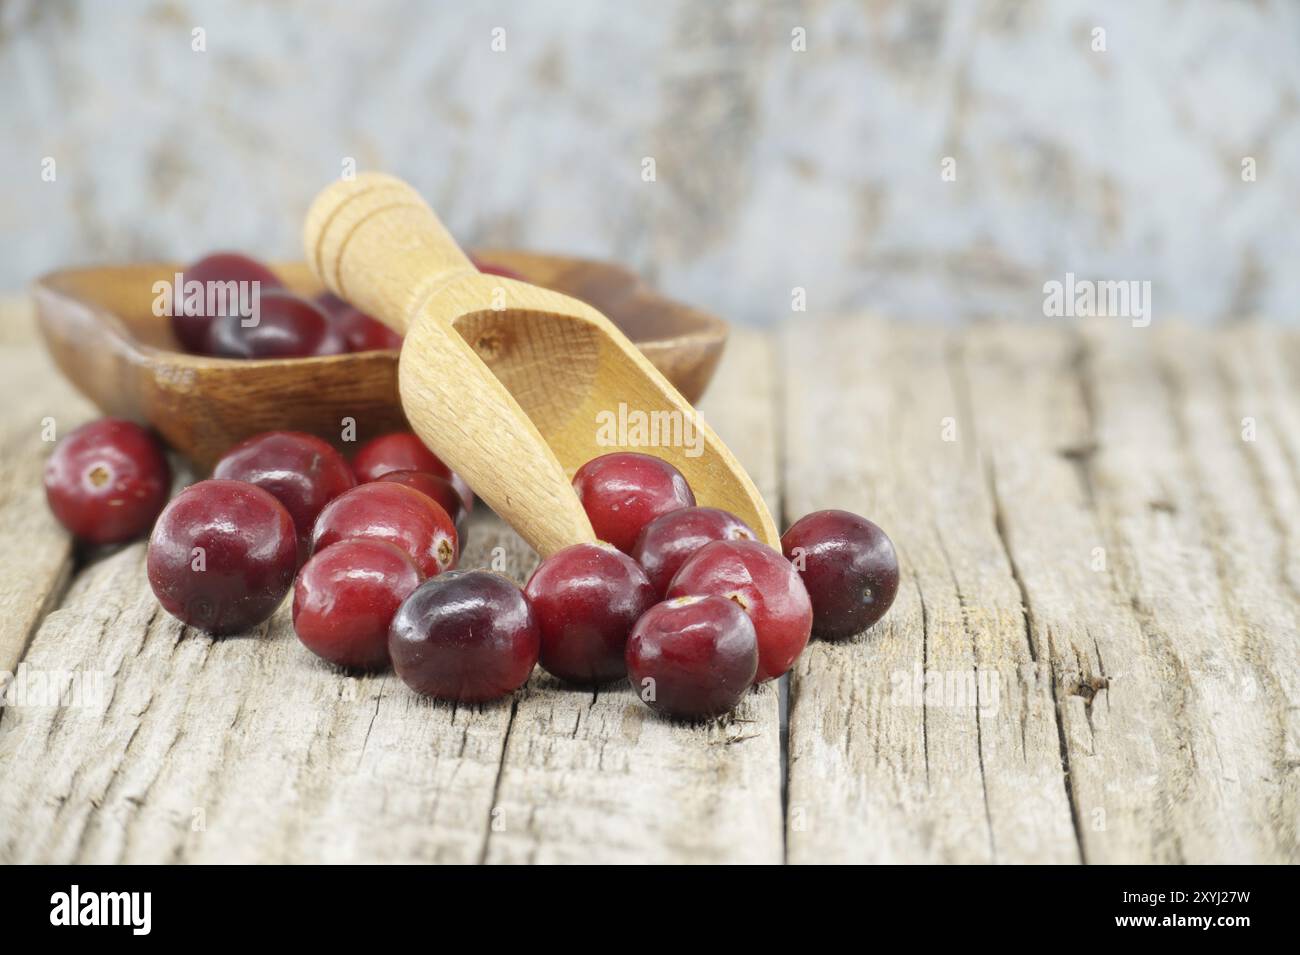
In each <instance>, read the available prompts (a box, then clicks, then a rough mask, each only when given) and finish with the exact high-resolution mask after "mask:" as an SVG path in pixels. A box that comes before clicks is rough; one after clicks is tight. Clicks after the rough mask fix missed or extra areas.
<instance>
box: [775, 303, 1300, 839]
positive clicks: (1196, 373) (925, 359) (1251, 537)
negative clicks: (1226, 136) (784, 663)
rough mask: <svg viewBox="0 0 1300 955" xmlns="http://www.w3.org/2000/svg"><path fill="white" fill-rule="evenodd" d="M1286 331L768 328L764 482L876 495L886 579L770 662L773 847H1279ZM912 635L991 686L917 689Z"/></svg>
mask: <svg viewBox="0 0 1300 955" xmlns="http://www.w3.org/2000/svg"><path fill="white" fill-rule="evenodd" d="M804 331H805V332H806V331H807V330H804ZM1291 341H1292V336H1288V335H1286V334H1285V333H1277V332H1270V331H1266V330H1263V329H1259V328H1250V329H1245V330H1236V331H1233V332H1219V333H1214V332H1206V331H1203V330H1196V329H1193V328H1189V327H1187V326H1184V325H1181V324H1176V323H1175V324H1172V325H1169V326H1167V327H1165V328H1163V329H1159V328H1158V329H1156V330H1147V329H1134V328H1131V327H1129V326H1127V325H1122V326H1121V325H1117V324H1116V323H1113V322H1112V323H1109V324H1106V323H1102V324H1098V325H1095V326H1091V327H1089V328H1088V329H1087V330H1086V333H1085V334H1079V333H1077V332H1076V331H1075V330H1073V329H1071V328H1069V327H1065V326H1047V325H1029V324H1014V325H1013V324H994V325H990V326H982V327H974V328H972V329H969V330H965V331H960V332H944V331H941V330H937V329H932V328H923V327H922V328H918V327H915V326H913V327H909V328H900V327H897V326H890V327H888V328H883V327H881V326H879V325H874V324H871V323H834V324H831V325H828V326H826V327H824V328H821V327H819V328H818V329H817V330H816V331H815V333H814V334H806V333H804V334H799V335H790V336H788V337H787V342H788V344H789V349H788V352H789V355H790V364H789V367H788V371H787V377H786V380H787V385H786V392H787V395H788V396H789V397H788V400H787V407H788V409H789V410H788V413H787V425H786V433H787V452H786V454H787V457H786V475H785V477H786V481H785V488H786V497H787V505H788V507H790V508H791V509H792V510H794V511H802V510H806V509H809V508H812V507H821V506H829V505H841V506H848V507H856V508H858V509H862V510H863V511H864V512H865V513H867V514H869V515H873V516H876V517H877V518H878V519H879V520H880V522H881V523H882V524H883V525H884V526H885V527H886V528H887V529H889V530H891V532H893V533H895V535H896V536H895V539H896V541H897V542H898V543H899V545H900V548H901V550H902V553H903V558H904V560H905V562H906V568H907V569H906V576H905V581H906V582H908V583H909V584H910V587H908V586H905V588H904V589H903V590H902V591H900V597H899V599H898V603H897V604H896V605H895V609H894V611H893V612H892V613H891V615H890V617H888V618H886V620H885V621H884V622H882V624H881V625H880V626H878V627H877V628H876V630H874V631H871V632H869V633H868V634H866V635H865V636H861V637H859V638H857V639H856V640H854V641H851V642H849V643H846V644H842V645H827V644H814V646H813V648H812V649H811V650H810V652H809V653H807V654H805V656H804V658H803V659H802V660H801V661H800V664H799V666H798V668H797V669H796V672H795V674H794V677H793V680H792V689H791V716H790V726H791V741H790V752H791V764H790V810H791V811H790V816H789V857H790V859H791V861H843V860H850V859H853V860H906V861H924V860H946V861H964V862H974V861H990V860H996V861H1025V860H1027V859H1037V860H1042V861H1047V860H1051V859H1055V860H1058V861H1071V860H1079V861H1088V862H1208V861H1240V862H1277V861H1296V859H1297V857H1298V854H1300V849H1298V848H1297V839H1296V819H1297V795H1296V768H1297V765H1300V764H1297V762H1296V760H1295V753H1296V750H1297V721H1296V716H1295V713H1296V706H1295V704H1296V699H1297V696H1296V690H1297V679H1298V678H1300V660H1297V652H1296V647H1297V643H1296V639H1295V637H1296V621H1295V607H1296V599H1295V597H1296V593H1295V589H1294V585H1295V574H1294V568H1295V566H1296V542H1295V535H1294V532H1293V531H1291V529H1290V528H1291V527H1292V526H1293V525H1294V521H1295V517H1296V516H1297V510H1296V489H1297V480H1296V477H1297V471H1296V468H1295V462H1296V460H1297V458H1296V455H1295V444H1296V438H1297V431H1296V429H1295V416H1294V408H1295V397H1296V392H1295V382H1294V379H1293V377H1291V376H1292V375H1293V366H1292V367H1288V366H1286V365H1285V363H1284V362H1283V361H1282V360H1280V358H1279V356H1280V355H1285V354H1286V353H1287V347H1286V346H1287V344H1288V343H1289V342H1291ZM864 368H867V369H872V373H871V374H867V375H864V374H863V369H864ZM829 395H834V396H835V397H834V398H833V399H832V398H830V397H828V396H829ZM1243 409H1246V410H1243ZM1249 409H1255V410H1254V412H1253V413H1254V415H1256V416H1257V420H1258V422H1259V425H1260V432H1259V434H1260V436H1259V438H1258V440H1256V441H1253V442H1250V441H1243V440H1242V437H1241V429H1242V421H1241V419H1242V418H1243V417H1244V416H1246V415H1248V414H1250V413H1251V412H1250V410H1249ZM945 419H951V423H952V424H954V425H955V430H954V431H953V432H952V436H953V437H954V438H955V440H953V441H951V442H945V441H943V435H942V431H941V429H942V428H943V427H944V425H945ZM828 453H829V454H830V455H831V460H830V462H827V460H826V455H827V454H828ZM1021 605H1023V607H1024V613H1023V616H1022V613H1021V611H1020V606H1021ZM963 636H966V637H968V638H969V639H970V640H971V643H972V647H973V649H971V650H970V651H969V652H967V653H962V652H957V653H954V643H956V644H957V645H958V646H960V641H961V639H962V637H963ZM918 662H920V665H921V666H922V667H923V669H924V672H925V674H926V676H927V678H928V677H930V675H931V674H934V675H935V677H934V678H935V679H939V680H947V679H948V678H950V677H952V676H953V675H954V673H958V672H961V671H963V670H965V669H967V668H972V667H973V668H974V669H975V671H976V672H977V673H979V674H980V675H984V674H990V675H991V676H994V677H995V678H996V682H995V683H994V684H986V683H982V682H979V683H977V688H978V689H979V690H980V691H981V693H983V691H984V690H985V688H986V687H989V688H991V687H992V686H994V685H996V686H1000V687H1001V697H1002V699H1001V705H1000V707H998V708H997V709H996V710H993V711H989V710H984V709H981V708H980V707H978V706H975V705H972V701H971V700H970V699H966V700H961V699H960V698H958V699H955V700H954V699H952V698H951V695H948V696H947V697H940V698H939V699H937V700H935V701H934V703H937V704H938V705H934V704H932V703H931V701H926V704H925V706H924V707H923V708H922V709H921V710H920V711H918V708H917V707H915V706H914V705H911V703H912V701H911V700H908V699H906V698H904V699H902V700H901V701H900V698H899V697H898V695H897V693H896V692H891V691H893V690H894V689H895V688H894V687H892V686H891V685H890V683H889V681H888V679H887V678H888V677H895V678H896V677H897V676H898V675H899V674H900V673H902V672H906V671H907V670H908V669H909V668H912V669H914V668H915V667H916V666H918ZM985 701H986V697H985V696H983V695H982V696H981V697H980V698H979V699H978V700H977V702H978V703H980V704H983V703H984V702H985ZM954 702H955V703H956V704H958V705H956V706H953V705H952V704H953V703H954ZM936 754H938V758H936ZM963 806H964V807H965V808H962V807H963ZM805 807H812V808H809V809H808V810H807V811H806V812H804V813H802V814H800V812H799V810H800V809H803V808H805ZM972 807H975V808H972ZM980 810H982V812H981V811H980Z"/></svg>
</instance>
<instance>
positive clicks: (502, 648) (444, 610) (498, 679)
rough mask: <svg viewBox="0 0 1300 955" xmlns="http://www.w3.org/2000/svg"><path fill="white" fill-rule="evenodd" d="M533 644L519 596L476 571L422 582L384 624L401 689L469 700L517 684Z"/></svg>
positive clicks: (533, 630)
mask: <svg viewBox="0 0 1300 955" xmlns="http://www.w3.org/2000/svg"><path fill="white" fill-rule="evenodd" d="M538 642H539V638H538V632H537V621H536V619H535V618H534V617H533V612H532V610H531V608H530V607H529V606H528V601H527V600H526V599H525V598H524V595H523V593H521V592H520V590H519V588H518V587H516V586H515V585H514V584H513V583H512V582H511V581H509V580H507V579H506V578H505V577H502V576H500V575H498V574H492V573H488V572H486V571H481V570H472V571H464V572H453V573H450V574H443V575H442V576H441V577H434V578H433V579H431V580H426V581H425V582H424V583H423V584H422V585H421V586H420V587H419V589H417V590H416V591H415V592H414V593H413V594H411V596H409V597H407V598H406V601H405V602H404V603H403V604H402V606H401V607H400V608H399V609H398V611H397V616H395V617H393V622H392V625H391V626H390V627H389V628H388V651H389V654H390V656H391V657H392V659H393V668H394V669H395V670H396V671H397V675H398V676H399V677H401V678H402V680H403V682H405V683H406V685H407V686H409V687H410V688H411V689H413V690H415V691H416V692H419V693H424V694H426V695H428V696H433V697H437V698H438V699H442V700H459V701H462V702H470V703H474V702H482V701H484V700H492V699H496V698H497V697H499V696H505V695H506V694H507V693H513V692H514V691H515V690H517V689H519V687H521V686H523V685H524V683H525V682H527V680H528V676H529V674H531V673H532V672H533V665H534V664H535V663H536V662H537V651H538Z"/></svg>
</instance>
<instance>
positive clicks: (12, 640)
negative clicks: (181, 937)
mask: <svg viewBox="0 0 1300 955" xmlns="http://www.w3.org/2000/svg"><path fill="white" fill-rule="evenodd" d="M3 315H4V319H5V324H4V326H3V329H4V331H3V337H4V341H5V342H6V343H5V344H4V345H2V346H0V402H2V405H3V408H4V410H5V414H4V415H3V416H2V417H0V454H2V459H0V461H2V464H0V467H2V468H3V470H2V471H0V569H2V573H0V670H8V671H18V672H17V674H16V676H15V677H14V682H13V683H12V684H11V688H10V700H9V704H10V705H8V706H7V707H6V709H5V710H4V712H3V715H2V716H0V860H2V861H6V862H23V861H93V862H114V861H129V862H144V861H196V862H236V861H268V862H271V861H345V860H382V861H398V860H402V861H406V860H420V861H439V862H479V861H486V862H598V861H599V862H650V861H656V862H657V861H665V862H666V861H683V862H722V861H728V862H781V861H783V860H786V861H790V862H830V861H849V860H861V861H907V862H927V861H933V862H987V861H1002V862H1029V861H1041V862H1080V861H1086V862H1126V861H1128V862H1150V861H1154V862H1217V861H1270V862H1271V861H1290V862H1295V861H1300V846H1298V836H1297V822H1298V820H1300V640H1298V639H1297V627H1296V618H1297V613H1298V612H1300V610H1298V607H1300V600H1297V597H1298V595H1300V528H1298V527H1297V524H1298V523H1300V520H1298V519H1300V503H1298V501H1300V335H1297V334H1296V333H1287V332H1282V331H1278V330H1274V329H1267V328H1260V327H1254V326H1237V327H1233V328H1230V329H1228V330H1224V331H1219V332H1206V331H1200V330H1195V329H1190V328H1185V327H1179V326H1166V327H1163V328H1162V327H1160V325H1159V323H1157V324H1156V325H1154V326H1153V327H1151V328H1147V329H1134V328H1131V327H1129V326H1128V325H1127V324H1120V323H1115V322H1110V323H1103V324H1099V325H1096V326H1091V327H1086V328H1082V329H1081V328H1079V327H1077V326H1072V325H1065V324H1045V323H1043V322H1037V323H1034V324H1023V325H1020V324H1008V325H997V326H984V327H975V328H969V329H965V330H952V329H944V328H940V327H926V326H917V325H906V326H905V325H894V324H885V323H881V322H877V321H874V320H871V319H864V318H843V319H836V320H825V321H814V320H809V321H806V322H801V323H799V324H797V325H794V326H791V327H790V328H788V329H787V330H786V331H784V332H783V333H780V334H778V335H776V336H771V337H769V336H766V335H763V334H759V333H754V332H747V333H737V335H736V336H735V338H734V340H733V342H732V344H731V346H730V347H729V350H728V353H727V356H726V359H725V360H724V366H723V368H722V369H721V371H720V373H719V375H718V378H717V380H716V382H715V384H714V386H713V388H712V390H711V392H710V394H709V395H708V396H707V398H706V399H705V401H704V403H703V405H702V410H703V411H704V412H705V414H706V416H707V417H708V418H709V419H710V420H711V421H712V422H713V424H714V425H715V427H716V428H717V430H718V431H719V432H720V433H721V435H722V436H723V437H724V439H726V440H727V441H728V442H729V443H730V445H731V447H732V448H733V449H734V450H735V451H736V452H737V454H738V455H739V456H740V458H741V459H742V460H743V461H744V462H745V464H746V465H747V467H748V468H749V469H750V470H751V473H752V474H753V475H754V477H755V479H756V481H757V482H758V484H759V486H760V487H761V488H762V489H763V490H764V492H765V493H766V494H767V495H768V496H769V499H770V501H771V503H772V504H773V506H774V508H779V510H780V511H782V512H784V514H785V515H786V516H787V517H788V516H791V515H794V516H797V515H799V514H802V513H804V512H806V511H809V510H813V509H815V508H820V507H827V506H841V507H846V508H849V509H852V510H856V511H859V512H861V513H864V514H867V515H869V516H871V517H872V518H873V519H875V520H877V521H878V522H879V523H880V524H882V525H883V526H884V527H885V528H887V529H888V530H889V531H890V532H891V534H892V535H893V537H894V539H895V541H896V542H897V544H898V546H899V550H900V553H901V556H902V559H903V566H904V581H903V585H902V587H901V589H900V592H899V596H898V599H897V602H896V604H895V606H894V609H893V611H892V612H891V613H890V615H889V616H888V617H887V618H886V619H885V621H883V622H882V623H881V624H880V625H878V626H877V627H876V628H875V629H874V630H873V631H871V632H869V633H868V634H865V635H863V636H861V637H859V638H857V639H854V640H851V641H849V642H845V643H827V642H816V641H814V643H813V644H812V645H811V646H810V648H809V650H808V652H807V653H805V654H804V656H803V657H802V659H801V660H800V662H799V664H798V666H797V668H796V670H795V671H794V672H793V674H792V675H791V676H790V678H789V680H788V705H787V704H783V702H782V699H781V696H782V693H783V690H782V689H780V688H778V687H776V686H772V685H768V686H764V687H762V688H760V689H758V690H756V691H755V692H753V693H752V694H751V696H750V697H749V698H748V699H747V700H746V702H745V703H744V705H743V706H742V707H741V708H740V709H739V711H738V712H736V713H735V714H734V715H733V716H732V717H731V718H728V719H724V720H721V721H719V722H717V723H714V724H709V725H705V726H685V725H677V724H673V723H669V722H665V721H662V720H660V719H658V718H655V717H654V716H652V715H651V714H650V713H649V711H648V710H646V709H645V708H644V707H643V706H641V705H640V703H639V702H637V701H636V700H635V699H634V697H633V695H632V693H631V691H630V690H628V689H625V688H612V689H608V690H605V689H602V690H600V691H599V692H595V693H591V692H575V691H572V690H568V689H564V688H563V687H561V686H560V685H558V684H557V683H556V682H555V681H553V680H552V679H550V678H549V677H547V676H546V675H545V674H543V673H541V671H540V670H539V671H538V673H537V674H536V675H535V676H534V678H533V680H532V682H531V683H530V684H529V685H528V687H527V688H526V689H525V690H524V691H522V692H520V693H519V694H518V695H517V697H516V698H515V699H513V700H510V701H506V702H503V703H500V704H497V705H491V706H482V707H466V706H459V707H457V706H447V705H441V704H435V703H430V702H428V701H426V700H423V699H420V698H417V697H416V696H415V695H414V694H412V693H411V692H409V691H408V690H407V689H406V688H405V687H404V686H403V685H402V684H401V683H400V682H399V681H397V680H396V679H395V678H394V677H392V676H367V677H360V678H358V677H352V676H346V675H342V674H341V673H339V672H336V671H334V670H332V669H330V668H329V667H327V666H325V665H324V664H322V663H320V662H319V661H318V660H317V659H316V658H315V657H313V656H312V655H311V654H309V653H308V652H307V651H306V650H305V649H303V648H302V647H301V646H300V645H299V644H298V642H297V641H296V639H295V638H294V636H293V633H292V631H291V629H290V625H289V618H288V613H287V607H285V608H281V610H280V611H279V612H278V613H277V614H276V616H275V617H274V618H273V619H272V621H271V622H270V625H269V626H268V627H266V628H264V629H263V630H262V631H259V632H257V633H255V634H252V635H249V636H247V637H239V638H229V639H221V640H213V639H210V638H208V637H206V636H204V635H202V634H200V633H196V632H194V631H191V630H187V629H186V628H184V627H182V626H181V625H180V624H179V623H177V622H176V621H175V620H173V619H171V618H170V617H168V616H167V615H166V614H165V613H163V612H161V611H160V610H159V608H158V605H157V603H156V602H155V601H154V599H153V597H152V595H151V593H150V591H149V587H148V584H147V582H146V580H145V576H144V572H143V562H144V554H145V548H144V545H143V544H135V545H132V546H129V547H125V548H124V549H121V550H118V551H116V552H114V553H110V554H107V555H102V556H96V557H94V558H93V559H91V560H90V561H89V562H84V561H79V560H78V558H77V557H76V555H75V553H74V550H73V548H72V547H71V545H70V543H69V540H68V538H67V537H66V535H65V534H64V533H63V532H62V531H61V530H60V529H59V528H58V526H57V525H56V524H55V523H54V521H53V519H52V518H51V517H50V516H49V514H48V513H47V511H46V508H45V506H44V502H43V495H42V491H41V486H40V472H41V464H42V460H43V458H44V457H45V455H46V454H47V453H48V451H49V447H50V446H49V445H48V444H46V443H42V439H41V438H42V435H41V432H42V426H43V419H46V418H52V419H54V421H55V422H56V423H57V427H58V430H59V433H61V434H62V433H66V431H67V430H69V429H70V428H71V427H73V426H74V425H76V424H78V423H80V421H81V420H83V419H85V418H87V417H90V416H91V414H92V410H91V409H90V408H89V407H88V406H87V405H86V404H85V403H84V402H83V401H81V400H80V399H79V398H77V397H76V396H75V394H74V393H73V391H72V389H71V388H70V387H68V385H66V384H65V383H63V382H62V381H60V380H59V379H58V378H57V377H56V375H55V374H54V372H53V371H52V370H51V367H50V365H49V364H48V362H47V361H46V360H45V359H44V356H43V354H42V352H41V350H40V348H39V346H38V345H36V344H34V341H33V339H32V337H31V333H30V330H29V328H28V319H27V317H26V312H25V309H24V308H18V307H9V308H7V309H6V310H5V311H4V313H3ZM498 546H500V547H503V548H505V553H506V554H507V555H508V564H509V568H508V570H509V572H510V573H511V574H512V575H513V576H515V577H516V578H520V579H522V578H523V577H524V576H525V575H526V573H527V572H528V571H529V570H530V568H531V566H532V563H533V558H532V556H531V555H530V553H529V552H528V551H527V549H526V548H525V547H523V546H522V545H521V544H520V543H519V542H518V540H517V538H515V537H514V535H513V533H512V532H510V531H509V530H508V529H507V528H505V527H504V526H503V525H501V524H500V523H499V522H498V521H497V520H496V519H495V518H494V517H493V516H492V515H490V514H481V515H478V516H477V518H476V520H475V522H474V525H473V527H472V531H471V537H470V546H469V548H468V551H467V555H466V563H467V564H469V565H473V564H476V563H484V562H486V561H487V560H488V559H489V555H490V554H491V552H492V549H493V548H495V547H498ZM20 664H21V669H20ZM68 673H70V674H72V675H73V676H74V677H75V678H76V679H75V680H74V681H73V682H72V683H71V684H69V692H68V693H66V694H65V695H64V699H63V702H64V703H65V704H68V703H70V704H72V705H52V704H51V701H50V700H49V699H48V698H46V699H42V694H41V693H40V692H39V689H40V687H41V685H42V683H43V682H45V683H48V682H50V681H56V680H57V679H58V677H59V675H60V674H68ZM97 686H98V689H99V691H100V692H98V693H97V692H96V687H97ZM19 689H25V695H24V696H23V698H21V699H20V698H19V694H18V692H17V691H18V690H19ZM782 714H788V720H787V719H786V718H784V717H783V715H782ZM787 726H788V731H787V730H786V729H785V727H787Z"/></svg>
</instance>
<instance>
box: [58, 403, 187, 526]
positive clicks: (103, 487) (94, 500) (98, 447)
mask: <svg viewBox="0 0 1300 955" xmlns="http://www.w3.org/2000/svg"><path fill="white" fill-rule="evenodd" d="M170 488H171V468H170V467H169V466H168V464H167V457H166V455H164V454H163V452H162V449H161V448H160V447H159V446H158V443H157V442H156V441H154V439H153V436H152V435H151V434H150V433H149V432H148V431H146V430H145V429H144V428H142V427H140V426H139V425H138V424H132V423H131V422H130V421H122V420H120V419H118V418H103V419H101V420H99V421H92V422H90V424H84V425H82V426H81V427H80V428H78V429H77V430H76V431H73V432H72V433H71V434H69V435H68V436H67V437H66V438H64V439H63V440H62V441H60V442H59V444H58V447H56V448H55V449H54V453H53V454H51V455H50V458H49V460H48V461H47V462H46V463H45V499H46V500H47V501H48V502H49V505H50V510H51V511H53V512H54V516H55V517H57V518H58V519H59V523H60V524H62V525H63V526H64V527H66V528H67V529H68V530H69V531H71V532H72V533H73V534H75V535H76V536H77V537H79V538H81V539H82V540H84V541H89V542H91V543H92V544H116V543H119V542H121V541H127V540H131V539H132V538H133V537H139V536H140V535H141V534H144V533H146V532H147V531H148V530H149V527H150V525H151V524H153V521H154V518H155V517H157V516H158V512H159V511H161V510H162V509H163V505H164V504H166V503H167V492H168V490H169V489H170Z"/></svg>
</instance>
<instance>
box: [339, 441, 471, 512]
mask: <svg viewBox="0 0 1300 955" xmlns="http://www.w3.org/2000/svg"><path fill="white" fill-rule="evenodd" d="M352 471H353V473H355V474H356V476H357V481H358V482H360V483H362V484H364V483H366V482H367V481H373V480H375V479H376V478H379V477H382V476H383V475H385V474H387V473H388V472H389V471H424V472H426V473H428V474H433V475H435V476H437V477H440V478H446V479H447V480H448V481H450V482H451V483H452V484H454V485H455V486H456V490H457V491H459V492H460V496H461V500H463V501H464V502H465V510H467V511H469V510H473V508H474V492H473V491H471V490H470V489H469V485H468V484H466V483H465V482H464V481H463V480H461V477H460V475H458V474H456V473H454V472H453V471H452V470H451V468H449V467H447V465H445V464H443V463H442V460H441V459H440V458H439V457H438V456H437V455H436V454H434V453H433V452H432V451H430V450H429V449H428V447H426V446H425V443H424V442H423V441H421V440H420V438H419V436H418V435H416V434H413V433H412V432H410V431H395V432H393V433H392V434H384V435H380V436H379V437H378V438H373V439H371V440H370V441H367V442H366V443H365V444H363V445H362V446H361V447H359V448H357V452H356V454H354V455H353V456H352Z"/></svg>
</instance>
